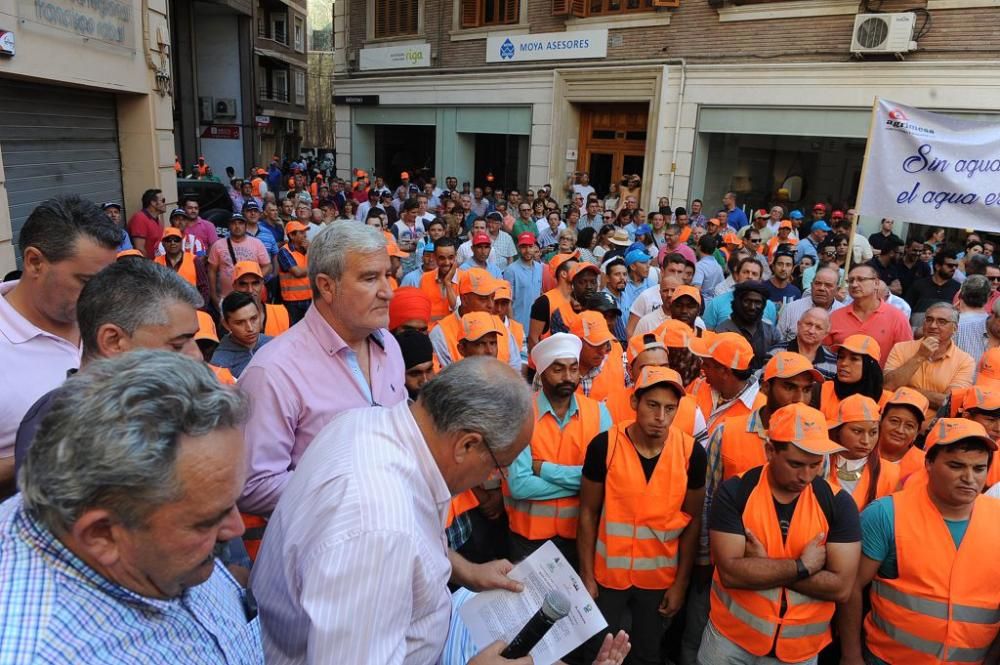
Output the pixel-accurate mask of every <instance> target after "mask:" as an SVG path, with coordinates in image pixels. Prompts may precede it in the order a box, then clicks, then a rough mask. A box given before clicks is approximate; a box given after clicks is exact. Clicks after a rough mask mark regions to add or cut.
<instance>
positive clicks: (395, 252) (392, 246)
mask: <svg viewBox="0 0 1000 665" xmlns="http://www.w3.org/2000/svg"><path fill="white" fill-rule="evenodd" d="M386 249H387V250H388V251H389V256H395V257H396V258H398V259H405V258H406V257H408V256H409V255H410V253H409V252H404V251H403V250H401V249H400V248H399V245H397V244H396V243H394V242H389V243H386Z"/></svg>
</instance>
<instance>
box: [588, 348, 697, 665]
mask: <svg viewBox="0 0 1000 665" xmlns="http://www.w3.org/2000/svg"><path fill="white" fill-rule="evenodd" d="M683 397H684V386H683V384H682V383H681V377H680V375H679V374H678V373H677V372H675V371H674V370H672V369H670V368H668V367H646V368H645V369H643V371H642V373H641V374H640V375H639V378H638V380H637V381H636V387H635V393H634V394H633V396H632V406H633V408H634V409H635V412H636V419H635V421H633V422H625V423H618V424H617V425H616V426H615V427H614V428H613V429H612V430H610V431H609V432H606V433H604V434H600V435H598V436H597V437H596V438H595V439H594V440H593V442H592V443H591V444H590V446H589V447H588V448H587V456H586V459H585V461H584V463H583V478H582V480H581V484H580V520H579V524H578V529H577V551H578V552H579V556H580V576H581V578H582V579H583V583H584V585H585V586H586V587H587V591H589V592H590V594H591V596H593V597H594V598H595V599H596V600H597V606H598V608H599V609H600V610H601V613H602V614H604V618H605V619H606V620H607V622H608V628H607V630H608V631H609V632H611V633H616V632H617V631H618V630H620V629H621V628H622V626H623V623H624V619H625V615H626V613H627V610H630V614H631V618H632V628H631V631H630V632H631V639H632V658H633V660H634V662H636V663H662V662H664V658H665V654H663V653H661V651H660V649H661V644H662V637H663V631H664V621H663V620H664V618H665V617H666V618H668V619H669V618H670V617H672V616H674V615H675V614H676V613H677V612H678V611H679V610H680V609H681V606H682V605H683V604H684V597H685V594H686V592H687V587H688V580H689V578H690V575H691V569H692V566H693V564H694V559H695V555H696V552H697V549H698V533H699V530H700V526H701V510H702V504H703V502H704V500H705V466H706V457H705V451H704V449H703V448H702V447H701V446H699V445H697V444H695V442H694V439H693V438H692V437H691V436H690V435H688V434H684V433H682V432H681V431H680V430H679V429H678V428H676V427H671V424H672V421H673V419H674V415H675V414H676V411H677V406H678V404H679V403H680V400H681V399H682V398H683ZM602 639H603V634H598V635H595V636H594V638H593V639H591V641H590V642H588V645H587V646H588V649H587V650H588V651H590V652H591V653H590V654H589V655H588V657H587V658H586V660H587V661H588V662H590V661H591V660H592V659H593V658H594V655H596V653H597V648H598V647H599V646H600V643H601V641H602Z"/></svg>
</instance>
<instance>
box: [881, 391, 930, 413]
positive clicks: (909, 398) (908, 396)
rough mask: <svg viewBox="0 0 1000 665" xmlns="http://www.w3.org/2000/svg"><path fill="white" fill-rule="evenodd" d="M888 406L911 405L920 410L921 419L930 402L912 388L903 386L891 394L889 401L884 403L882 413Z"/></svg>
mask: <svg viewBox="0 0 1000 665" xmlns="http://www.w3.org/2000/svg"><path fill="white" fill-rule="evenodd" d="M890 406H912V407H913V408H914V409H916V410H917V411H919V412H920V419H921V420H923V417H924V414H925V413H927V409H929V408H930V406H931V403H930V402H929V401H928V400H927V398H926V397H924V396H923V395H922V394H921V393H918V392H917V391H916V390H914V389H913V388H905V387H904V388H900V389H899V390H897V391H896V392H894V393H893V394H892V397H890V398H889V401H888V402H886V403H885V407H884V408H883V409H882V413H885V412H886V411H887V410H888V409H889V407H890Z"/></svg>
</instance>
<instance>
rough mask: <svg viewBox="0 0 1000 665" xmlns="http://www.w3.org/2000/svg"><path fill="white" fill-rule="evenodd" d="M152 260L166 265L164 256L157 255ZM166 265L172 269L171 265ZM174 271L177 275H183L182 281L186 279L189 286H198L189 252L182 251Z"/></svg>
mask: <svg viewBox="0 0 1000 665" xmlns="http://www.w3.org/2000/svg"><path fill="white" fill-rule="evenodd" d="M153 260H154V261H156V262H157V263H159V264H160V265H161V266H167V257H166V256H157V257H156V258H155V259H153ZM167 267H168V268H170V269H171V270H173V266H167ZM176 272H177V274H178V275H180V276H181V277H183V278H184V281H186V282H187V283H188V284H190V285H191V286H198V273H197V271H196V270H195V267H194V256H192V255H191V254H188V253H187V252H183V253H182V254H181V264H180V265H179V266H177V270H176Z"/></svg>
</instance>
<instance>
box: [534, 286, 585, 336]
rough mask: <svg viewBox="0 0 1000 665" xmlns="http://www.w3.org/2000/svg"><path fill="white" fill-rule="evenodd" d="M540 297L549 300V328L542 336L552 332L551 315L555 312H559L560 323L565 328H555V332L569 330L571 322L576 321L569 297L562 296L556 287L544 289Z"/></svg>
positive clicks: (571, 325)
mask: <svg viewBox="0 0 1000 665" xmlns="http://www.w3.org/2000/svg"><path fill="white" fill-rule="evenodd" d="M542 297H544V298H546V299H547V300H548V301H549V330H548V332H546V333H545V334H544V335H542V337H543V338H544V337H548V336H549V335H551V334H552V317H553V316H554V315H555V313H556V312H559V316H560V317H561V318H562V323H563V325H564V326H565V328H566V329H565V330H557V331H556V332H569V329H570V328H572V327H573V323H574V322H575V321H576V317H577V314H576V312H574V311H573V305H571V304H570V302H569V299H568V298H567V297H566V296H564V295H563V294H562V293H561V292H560V291H559V289H558V288H554V289H550V290H548V291H546V292H545V293H543V294H542Z"/></svg>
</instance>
